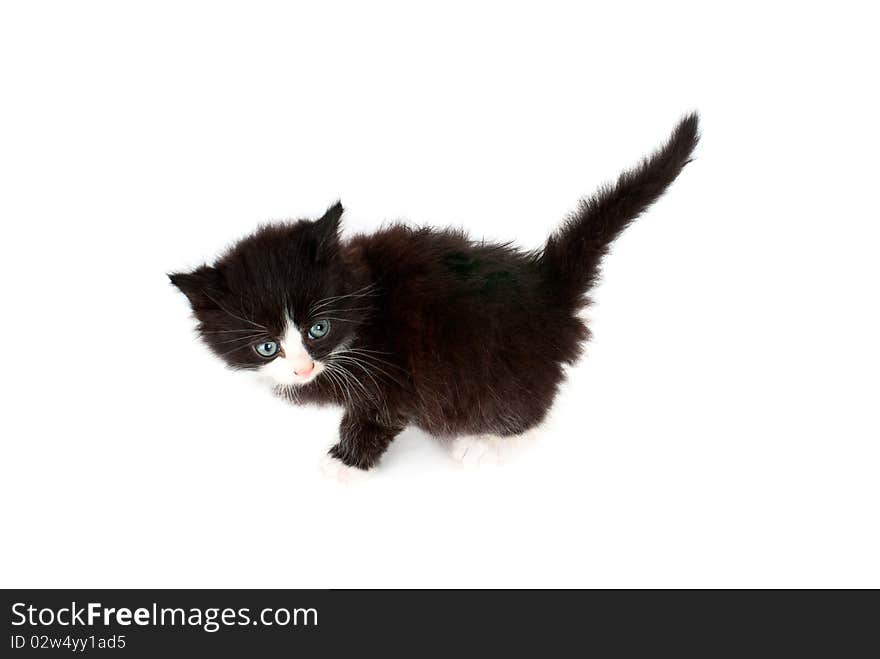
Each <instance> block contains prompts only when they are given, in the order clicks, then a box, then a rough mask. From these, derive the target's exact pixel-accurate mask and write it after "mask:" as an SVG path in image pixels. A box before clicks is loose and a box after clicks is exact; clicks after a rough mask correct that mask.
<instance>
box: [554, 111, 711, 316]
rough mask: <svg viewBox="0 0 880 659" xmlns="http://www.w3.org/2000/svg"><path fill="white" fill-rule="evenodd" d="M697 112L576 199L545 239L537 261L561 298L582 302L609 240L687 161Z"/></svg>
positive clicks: (696, 136)
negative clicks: (644, 155) (637, 158)
mask: <svg viewBox="0 0 880 659" xmlns="http://www.w3.org/2000/svg"><path fill="white" fill-rule="evenodd" d="M697 124H698V119H697V114H696V113H693V114H689V115H687V116H685V117H684V118H683V119H682V120H681V121H680V122H679V124H678V125H677V126H676V127H675V130H673V131H672V135H671V136H670V137H669V140H668V141H667V142H666V144H664V145H663V146H662V147H660V149H658V150H657V151H656V152H654V153H653V154H652V155H651V156H649V157H647V158H645V159H644V160H642V162H641V163H640V164H639V165H638V166H637V167H635V168H634V169H630V170H627V171H625V172H623V173H622V174H621V175H620V177H619V178H618V179H617V182H616V183H614V184H613V185H607V186H605V187H603V188H601V189H600V190H599V191H598V192H596V194H594V195H593V196H592V197H589V198H587V199H584V200H582V201H581V202H580V204H579V207H578V210H577V211H576V212H575V213H574V214H573V215H572V216H570V217H569V218H568V220H566V222H565V224H563V225H562V227H560V228H559V229H558V230H557V231H556V232H555V233H554V234H553V235H552V236H550V238H549V239H548V240H547V244H546V246H545V247H544V252H543V254H542V255H541V265H542V267H543V268H544V270H545V272H546V274H547V276H548V277H550V278H551V281H552V282H553V284H555V285H554V289H555V290H558V291H559V292H560V293H561V294H562V295H563V298H564V299H565V300H566V301H568V302H571V303H577V302H578V301H579V300H582V298H583V296H584V294H585V293H586V292H587V291H588V290H589V289H590V287H591V286H592V285H593V284H594V283H595V281H596V277H597V274H598V269H599V262H600V261H601V259H602V257H603V256H604V255H605V254H606V253H607V252H608V247H609V245H610V244H611V242H612V241H613V240H614V239H615V238H617V236H619V235H620V233H621V232H622V231H623V230H624V229H625V228H626V227H627V226H629V224H630V223H631V222H632V221H633V220H635V219H636V218H637V217H638V216H639V215H641V214H642V213H643V212H644V211H646V210H647V209H648V207H649V206H650V205H651V204H653V203H654V202H655V201H656V200H657V199H658V198H659V197H660V195H662V194H663V192H664V191H665V190H666V188H668V187H669V185H670V184H671V183H672V182H673V181H674V180H675V178H676V177H677V176H678V175H679V173H680V172H681V170H682V169H683V168H684V166H685V165H686V164H688V163H689V162H690V161H691V154H692V153H693V150H694V147H696V146H697V141H698V140H699V133H698V131H697Z"/></svg>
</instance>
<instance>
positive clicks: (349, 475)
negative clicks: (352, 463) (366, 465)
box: [321, 455, 367, 484]
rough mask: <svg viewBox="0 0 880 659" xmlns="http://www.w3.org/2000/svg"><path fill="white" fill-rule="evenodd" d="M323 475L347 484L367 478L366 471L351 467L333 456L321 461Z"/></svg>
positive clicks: (325, 457) (326, 456)
mask: <svg viewBox="0 0 880 659" xmlns="http://www.w3.org/2000/svg"><path fill="white" fill-rule="evenodd" d="M321 473H323V474H324V475H325V476H326V477H327V478H329V479H331V480H335V481H338V482H339V483H345V484H349V483H353V482H355V481H359V480H363V479H364V478H366V476H367V472H366V471H365V470H363V469H358V468H357V467H349V466H348V465H347V464H345V463H344V462H342V460H339V459H338V458H334V457H333V456H332V455H325V456H324V458H323V459H322V460H321Z"/></svg>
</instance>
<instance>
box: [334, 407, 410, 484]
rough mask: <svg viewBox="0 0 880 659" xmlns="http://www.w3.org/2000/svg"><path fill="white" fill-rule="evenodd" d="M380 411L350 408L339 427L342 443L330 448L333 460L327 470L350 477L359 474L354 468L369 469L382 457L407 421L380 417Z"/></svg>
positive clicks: (346, 477)
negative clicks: (369, 411) (387, 419)
mask: <svg viewBox="0 0 880 659" xmlns="http://www.w3.org/2000/svg"><path fill="white" fill-rule="evenodd" d="M379 418H380V417H379V415H377V414H367V413H365V412H360V411H357V412H355V411H348V412H346V413H345V416H344V417H343V418H342V423H341V424H340V426H339V443H338V444H336V445H335V446H333V447H332V448H331V449H330V453H329V456H330V459H331V463H330V464H328V465H326V466H325V469H324V470H325V472H328V475H333V476H335V477H337V478H338V479H339V480H350V478H351V477H352V476H355V475H356V474H355V473H353V472H352V471H351V470H361V471H366V470H367V469H370V468H371V467H373V466H375V465H376V463H377V462H379V458H381V457H382V454H383V453H384V452H385V450H386V449H387V448H388V445H389V444H391V442H392V440H394V438H395V437H396V436H397V435H398V434H399V433H400V431H401V430H403V428H404V426H403V423H400V422H394V423H388V422H384V421H380V420H379Z"/></svg>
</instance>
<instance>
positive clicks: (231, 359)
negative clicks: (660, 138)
mask: <svg viewBox="0 0 880 659" xmlns="http://www.w3.org/2000/svg"><path fill="white" fill-rule="evenodd" d="M697 140H698V134H697V116H696V115H695V114H694V115H690V116H687V117H685V118H684V119H683V120H682V121H681V122H680V123H679V125H678V126H677V127H676V128H675V131H674V132H673V133H672V136H671V137H670V139H669V141H668V142H667V143H666V145H665V146H663V147H662V148H661V149H660V150H659V151H657V152H656V153H655V154H653V155H652V156H651V157H649V158H647V159H645V160H644V161H643V162H642V163H641V164H640V165H639V166H638V167H636V168H635V169H633V170H631V171H627V172H624V173H623V174H621V176H620V178H618V180H617V182H616V183H615V184H614V185H611V186H608V187H605V188H603V189H602V190H600V191H599V192H598V193H597V194H596V195H595V196H593V197H591V198H589V199H587V200H585V201H582V202H581V204H580V207H579V209H578V211H577V212H576V213H575V214H573V215H572V216H571V217H570V218H569V219H568V220H567V221H566V222H565V223H564V225H563V226H562V228H560V229H559V230H558V231H557V232H556V233H555V234H554V235H552V236H551V237H550V238H549V239H548V241H547V244H546V245H545V246H544V249H543V250H540V251H536V252H523V251H520V250H518V249H515V248H513V247H510V246H508V245H494V244H487V243H484V242H473V241H471V240H469V239H468V238H467V236H465V235H464V234H463V233H461V232H458V231H450V230H438V229H425V228H422V229H416V228H410V227H406V226H403V225H394V226H391V227H389V228H385V229H382V230H380V231H378V232H377V233H374V234H373V235H370V236H365V235H359V236H355V237H354V238H352V239H350V240H348V241H342V240H340V236H339V221H340V217H341V215H342V206H341V205H340V204H339V203H337V204H336V205H335V206H333V207H332V208H330V209H329V210H328V211H327V212H326V213H325V214H324V216H323V217H322V218H321V219H319V220H317V221H313V222H312V221H307V220H300V221H298V222H291V223H288V224H281V225H275V226H266V227H263V228H260V229H259V230H257V232H256V233H254V234H253V235H251V236H249V237H247V238H245V239H244V240H242V241H240V242H239V243H238V244H237V245H235V247H233V248H232V249H230V250H229V251H228V252H227V253H226V254H224V255H223V256H222V257H221V258H220V259H219V260H218V261H217V262H216V264H215V265H214V266H207V265H205V266H202V267H200V268H198V269H196V270H195V271H193V272H190V273H186V274H173V275H171V276H170V278H171V281H172V283H173V284H174V285H175V286H177V287H178V288H179V289H180V290H181V291H183V293H184V294H185V295H186V296H187V297H188V298H189V301H190V303H191V304H192V308H193V311H194V313H195V316H196V318H197V319H198V321H199V325H198V330H199V332H200V334H201V336H202V338H203V339H204V341H205V342H206V343H207V344H208V346H210V348H211V349H212V350H213V351H214V352H215V353H216V354H217V356H219V357H220V358H222V359H223V360H225V361H226V362H227V363H228V364H229V365H230V366H232V367H233V368H237V369H248V370H253V371H258V372H259V373H260V374H262V375H265V376H267V377H268V378H269V379H270V380H271V382H272V383H273V384H274V386H275V389H276V391H277V392H278V393H279V394H280V395H283V396H285V397H287V398H288V399H290V400H292V401H294V402H304V403H305V402H314V403H335V404H337V405H341V406H342V407H343V408H344V409H345V416H344V418H343V420H342V425H341V427H340V433H339V442H338V443H337V444H336V445H335V446H333V448H331V449H330V456H332V458H333V459H334V460H335V461H336V462H335V464H336V465H337V467H338V469H339V470H341V471H340V475H343V474H344V473H346V472H345V468H344V467H343V466H342V465H345V466H347V467H349V468H351V467H354V468H360V469H369V468H370V467H372V466H373V465H375V464H376V463H377V462H378V460H379V458H380V457H381V456H382V454H383V453H384V451H385V449H387V448H388V445H389V444H390V443H391V441H392V440H393V439H394V437H395V436H396V435H397V434H398V433H399V432H400V431H401V430H403V428H404V427H405V426H406V425H408V424H413V425H416V426H418V427H419V428H421V429H423V430H424V431H426V432H428V433H429V434H431V435H434V436H437V437H446V438H456V437H474V436H478V437H483V438H486V437H488V436H492V437H496V438H497V437H509V436H513V435H519V434H521V433H524V432H526V431H527V430H529V429H530V428H533V427H535V426H536V425H537V424H539V423H540V422H541V420H542V419H543V418H544V416H545V415H546V414H547V411H548V410H549V408H550V406H551V404H552V403H553V399H554V397H555V395H556V391H557V388H558V387H559V384H560V383H561V382H562V380H563V365H564V364H570V363H573V362H574V361H575V360H576V359H577V358H578V356H579V355H580V354H581V347H582V344H583V342H584V341H585V340H586V339H587V338H588V337H589V332H588V330H587V328H586V326H585V325H584V322H583V321H582V319H581V318H579V317H578V311H579V310H580V309H581V308H582V307H584V305H586V304H587V303H588V299H587V297H586V293H587V291H588V290H589V289H590V287H591V286H592V285H593V283H594V282H595V280H596V276H597V271H598V267H599V262H600V260H601V259H602V257H603V256H604V255H605V253H606V252H607V251H608V246H609V244H610V243H611V241H613V240H614V239H615V238H616V237H617V236H618V235H619V234H620V232H621V231H623V229H624V228H626V226H627V225H628V224H629V223H630V222H632V221H633V220H634V219H635V218H636V217H638V216H639V215H640V214H641V213H642V212H643V211H644V210H646V209H647V208H648V206H650V205H651V203H653V202H654V201H655V200H656V199H657V198H658V197H660V195H661V194H662V193H663V191H664V190H666V188H667V187H668V186H669V185H670V184H671V183H672V181H673V180H675V178H676V177H677V176H678V174H679V172H681V170H682V168H683V167H684V166H685V165H686V164H687V163H688V162H689V160H690V157H691V153H692V152H693V150H694V147H695V146H696V144H697ZM547 327H552V328H553V331H552V332H547V331H545V330H546V328H547ZM482 441H486V440H485V439H484V440H482Z"/></svg>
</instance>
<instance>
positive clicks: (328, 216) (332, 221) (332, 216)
mask: <svg viewBox="0 0 880 659" xmlns="http://www.w3.org/2000/svg"><path fill="white" fill-rule="evenodd" d="M343 210H344V209H343V208H342V202H340V201H337V202H336V203H335V204H333V205H332V206H331V207H330V208H328V209H327V212H326V213H324V215H323V216H321V218H320V219H318V220H315V222H314V224H313V226H314V231H315V237H316V238H317V240H318V256H319V257H320V256H326V255H327V254H328V253H330V252H332V251H333V250H334V249H335V248H336V247H337V246H338V245H339V224H340V220H341V219H342V212H343Z"/></svg>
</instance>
